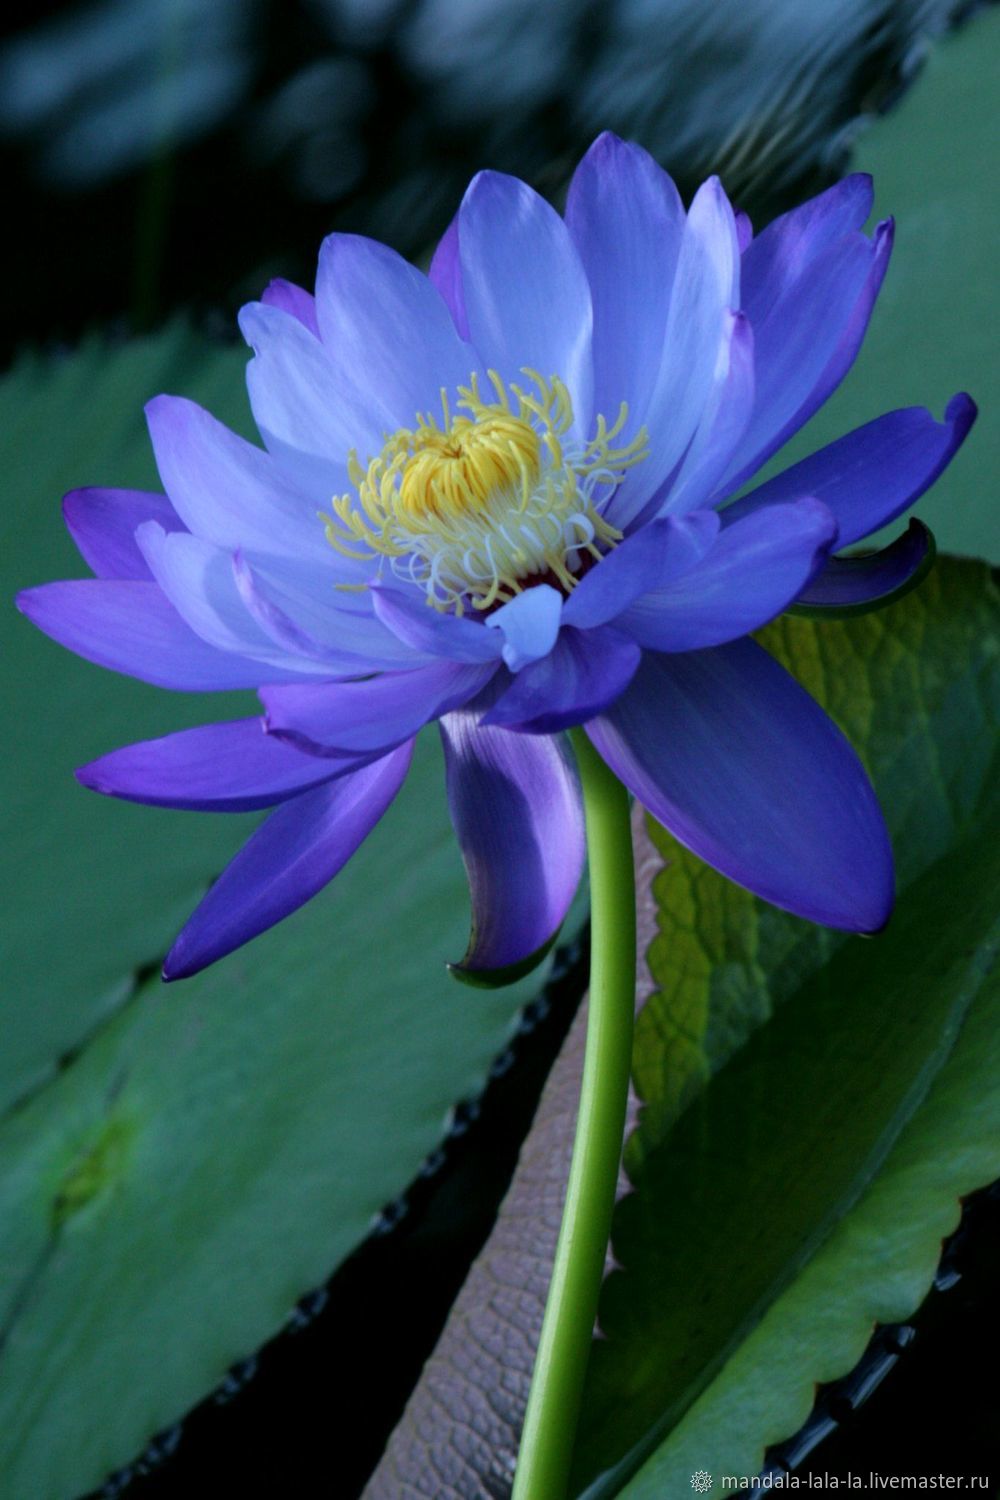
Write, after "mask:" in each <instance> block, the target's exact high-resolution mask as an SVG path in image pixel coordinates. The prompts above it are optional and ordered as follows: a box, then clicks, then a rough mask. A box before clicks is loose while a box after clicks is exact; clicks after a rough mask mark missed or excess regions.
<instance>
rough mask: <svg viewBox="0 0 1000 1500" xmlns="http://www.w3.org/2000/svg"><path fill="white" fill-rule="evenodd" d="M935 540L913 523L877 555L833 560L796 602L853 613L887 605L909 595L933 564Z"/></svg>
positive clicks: (927, 531)
mask: <svg viewBox="0 0 1000 1500" xmlns="http://www.w3.org/2000/svg"><path fill="white" fill-rule="evenodd" d="M934 554H935V546H934V537H933V535H932V534H931V532H930V531H929V530H928V529H927V527H926V526H925V525H924V524H923V522H922V521H918V520H916V519H914V520H912V521H911V522H910V524H909V526H908V527H907V528H906V530H905V531H904V532H903V535H902V536H899V537H897V538H896V540H895V541H894V542H892V543H891V544H890V545H889V546H888V547H882V548H881V549H880V550H879V551H878V552H869V553H866V554H865V555H863V556H861V557H831V558H830V559H829V560H828V562H827V564H826V566H825V567H824V568H823V569H822V570H821V571H820V572H819V573H818V574H817V575H816V577H815V578H814V579H813V580H812V582H811V583H810V584H809V585H808V587H806V588H804V589H803V590H802V593H801V594H800V595H799V597H798V600H797V601H796V602H797V603H798V604H800V605H805V606H807V607H808V608H810V609H815V610H817V611H820V610H823V611H825V610H829V611H830V612H831V613H832V614H853V613H854V612H855V611H857V610H859V609H872V608H875V607H876V606H885V605H886V604H891V603H893V601H894V600H896V599H900V598H902V596H903V595H904V594H907V593H909V591H910V589H911V588H914V587H915V586H916V585H917V584H918V583H919V582H920V580H921V579H922V578H923V577H924V576H925V574H926V573H927V571H928V569H929V568H930V567H931V565H932V563H933V561H934Z"/></svg>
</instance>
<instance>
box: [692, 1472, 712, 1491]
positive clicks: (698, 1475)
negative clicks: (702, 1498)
mask: <svg viewBox="0 0 1000 1500" xmlns="http://www.w3.org/2000/svg"><path fill="white" fill-rule="evenodd" d="M691 1488H692V1489H693V1490H694V1492H695V1494H696V1495H707V1494H708V1492H709V1490H710V1489H711V1488H712V1476H711V1474H709V1473H708V1471H707V1469H696V1470H695V1471H694V1473H693V1474H692V1475H691Z"/></svg>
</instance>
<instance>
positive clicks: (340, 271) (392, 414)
mask: <svg viewBox="0 0 1000 1500" xmlns="http://www.w3.org/2000/svg"><path fill="white" fill-rule="evenodd" d="M316 308H317V313H318V316H319V326H320V330H321V332H322V335H323V343H324V345H325V346H326V350H327V354H328V356H329V359H330V362H331V364H332V366H333V368H334V371H335V373H336V376H337V379H338V382H339V383H340V384H342V385H345V386H346V385H351V386H352V387H353V389H354V391H355V393H356V397H357V399H358V400H360V401H361V402H362V403H363V405H364V407H365V409H366V411H368V412H369V413H370V414H371V416H372V418H373V419H375V420H377V422H378V424H379V427H380V428H384V429H385V430H386V431H389V432H392V431H394V430H395V429H396V428H398V427H413V426H414V425H415V422H416V416H417V413H418V412H421V411H424V412H426V411H428V410H433V411H435V412H440V409H441V387H442V386H444V387H445V388H446V389H447V390H448V392H449V393H453V392H454V390H455V388H456V386H459V385H466V384H468V381H469V377H470V375H471V374H472V372H473V370H475V369H477V367H478V364H477V361H476V357H475V354H474V352H473V351H472V349H471V348H470V347H469V345H468V344H466V343H464V342H463V340H462V339H460V338H459V336H458V333H457V331H456V329H455V325H454V322H453V320H452V317H451V314H450V312H449V311H448V307H447V304H446V303H445V301H444V298H443V297H442V296H441V294H440V292H439V291H438V289H437V287H436V286H435V285H434V284H433V282H431V281H430V280H428V278H427V277H426V276H425V275H424V273H423V272H422V271H418V270H417V268H416V266H413V265H410V263H409V261H406V260H404V259H403V257H402V256H401V255H397V254H396V252H395V251H394V250H391V249H389V247H388V246H387V245H380V244H378V243H377V241H375V240H369V239H365V238H364V237H363V236H361V235H355V234H331V235H329V236H328V237H327V238H326V239H325V240H324V241H323V245H322V248H321V250H320V255H319V272H318V275H317V278H316ZM381 446H382V445H381V442H380V443H378V444H377V445H376V446H375V447H374V448H372V449H371V450H370V451H371V453H377V452H378V451H379V449H380V448H381ZM365 456H366V455H365V454H362V455H361V457H362V459H364V457H365Z"/></svg>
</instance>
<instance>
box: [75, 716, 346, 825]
mask: <svg viewBox="0 0 1000 1500" xmlns="http://www.w3.org/2000/svg"><path fill="white" fill-rule="evenodd" d="M353 764H354V763H353V762H346V763H345V766H350V765H353ZM337 774H339V767H338V766H337V765H335V764H333V763H331V762H330V761H323V760H320V759H319V758H318V757H317V756H315V755H306V754H304V753H303V752H302V751H301V750H296V749H294V748H293V747H292V746H291V745H286V744H283V743H282V741H281V740H278V739H275V738H274V736H273V735H269V734H265V732H264V721H263V719H261V718H260V716H259V715H258V716H257V717H255V718H252V719H234V720H231V721H230V722H229V723H225V724H202V725H199V726H198V728H197V729H182V730H180V731H179V732H178V733H177V734H168V735H165V736H164V737H163V738H162V739H157V740H142V741H140V742H139V743H138V744H135V745H125V746H124V747H123V748H122V749H121V750H112V751H111V753H110V754H109V755H102V756H101V757H100V758H99V759H98V760H92V761H91V762H90V763H89V764H88V765H86V766H81V767H80V768H79V770H78V771H77V773H76V777H77V780H78V781H81V782H82V783H83V785H84V786H86V787H89V788H90V789H91V791H94V792H103V793H104V794H105V796H108V797H123V798H125V799H126V800H127V801H129V802H144V803H146V804H148V805H149V806H152V807H183V808H188V809H191V810H192V811H196V812H253V811H255V810H256V809H257V808H261V807H273V806H274V804H275V803H276V802H284V801H285V800H286V798H288V797H294V796H296V795H297V794H298V793H299V792H303V791H306V790H307V789H308V788H309V787H312V786H317V785H318V784H319V783H320V782H322V781H329V780H330V778H331V777H332V776H335V775H337Z"/></svg>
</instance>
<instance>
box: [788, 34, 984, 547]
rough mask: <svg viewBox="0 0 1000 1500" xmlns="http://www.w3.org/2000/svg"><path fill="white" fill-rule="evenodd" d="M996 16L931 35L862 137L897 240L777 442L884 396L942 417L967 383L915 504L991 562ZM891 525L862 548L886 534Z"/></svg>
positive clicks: (831, 425) (880, 211) (860, 158)
mask: <svg viewBox="0 0 1000 1500" xmlns="http://www.w3.org/2000/svg"><path fill="white" fill-rule="evenodd" d="M998 68H1000V14H998V13H997V12H996V11H992V12H989V11H987V12H986V13H984V14H981V15H978V16H977V17H976V18H975V19H974V20H972V21H970V22H969V23H968V24H967V25H966V26H965V27H963V28H962V29H961V30H960V31H958V32H956V33H955V34H954V35H952V36H949V37H945V38H944V39H943V40H942V41H941V42H940V43H939V44H937V45H935V46H934V48H933V49H932V50H931V52H930V55H929V57H928V59H927V62H926V64H925V67H924V71H923V72H922V74H921V76H920V78H919V79H918V80H917V81H916V83H915V84H914V85H913V87H912V89H911V90H910V92H909V93H908V94H907V95H906V96H905V97H904V98H903V99H902V100H901V101H900V103H899V104H898V105H897V106H896V108H894V109H893V110H892V112H891V113H890V114H889V115H887V116H886V117H885V118H884V119H880V120H879V121H878V122H877V124H874V125H872V127H871V128H870V129H869V131H868V132H867V133H866V134H865V135H864V136H862V138H861V140H860V143H859V146H858V150H857V152H856V154H855V159H854V161H853V162H852V164H851V165H852V167H854V168H856V169H857V170H858V171H862V172H871V174H872V176H873V177H874V179H875V204H876V213H877V217H878V218H884V217H885V216H886V215H889V214H892V215H893V216H894V217H895V219H896V240H895V246H894V249H893V254H892V262H891V264H890V267H889V273H888V275H887V277H886V280H885V285H884V286H883V288H882V292H881V294H880V296H879V299H878V303H877V304H876V308H875V313H874V316H873V318H872V322H871V327H870V328H869V331H868V334H867V336H866V338H865V343H864V347H863V348H862V350H861V353H860V355H859V356H858V360H857V363H856V365H855V367H854V369H853V370H852V371H851V373H850V375H849V376H848V378H847V380H846V381H845V382H844V385H843V386H842V387H841V389H840V390H839V391H838V392H836V394H835V395H834V396H833V398H832V399H831V400H830V401H829V402H828V403H827V405H826V406H825V407H823V409H822V410H821V411H820V412H819V413H818V414H817V415H816V417H814V419H813V420H812V421H811V422H810V423H809V424H808V426H807V428H806V429H805V431H804V432H803V433H802V434H800V435H799V436H798V437H796V438H794V439H793V440H792V442H791V443H789V445H788V446H787V448H785V449H783V450H782V453H781V455H780V461H777V462H775V463H774V464H773V465H771V467H770V468H769V470H768V471H767V472H769V473H770V472H772V471H777V470H778V469H784V468H787V467H788V465H789V464H791V463H794V462H797V461H798V460H799V459H800V458H804V457H805V456H806V455H807V454H809V453H813V452H815V451H816V449H817V448H820V447H822V446H823V444H824V443H829V442H832V441H833V440H834V439H835V438H838V437H840V436H841V434H843V433H845V432H848V431H850V429H851V428H853V427H858V426H860V425H861V424H862V423H864V422H868V421H870V420H871V419H872V418H873V417H877V416H878V415H879V414H880V413H881V412H883V411H886V410H888V409H889V408H890V407H897V406H910V405H916V406H929V407H930V408H931V409H932V410H933V411H934V413H935V415H936V416H938V417H940V416H941V415H942V413H943V411H944V407H945V406H946V404H947V402H948V400H949V398H950V397H951V396H953V395H954V394H955V392H956V391H961V390H964V391H968V392H970V394H971V395H972V396H973V397H974V399H975V400H976V402H977V403H978V405H979V418H978V421H977V422H976V425H975V427H974V428H973V430H972V432H971V434H970V435H969V437H968V438H967V440H966V442H965V444H964V446H963V448H962V450H961V452H960V453H959V454H958V455H957V457H956V458H955V459H954V461H953V463H952V464H951V465H950V467H949V468H948V470H947V472H946V473H945V474H944V475H942V477H941V478H940V479H939V480H938V482H937V483H936V484H935V486H934V488H933V490H932V491H931V492H930V494H929V495H927V496H925V497H924V499H922V500H921V501H920V515H921V517H922V518H923V520H925V521H926V522H927V524H928V525H929V526H930V527H931V529H932V531H933V532H934V534H935V536H936V538H937V542H938V546H939V547H940V548H941V550H942V551H945V552H958V553H967V554H970V555H973V556H981V557H987V558H989V559H990V561H992V562H1000V526H998V525H997V520H996V515H997V512H996V504H997V484H996V476H997V472H998V470H1000V381H998V379H997V361H996V342H995V336H994V322H995V309H994V305H993V304H994V297H995V293H994V281H995V259H996V255H995V246H996V244H997V241H998V239H1000V205H998V199H997V194H996V193H995V192H993V191H992V189H991V186H990V184H991V183H992V181H993V178H994V175H995V154H996V141H995V129H994V126H993V124H992V123H991V120H992V115H991V111H990V110H989V109H988V108H984V101H985V100H987V99H991V98H993V96H994V94H995V92H996V79H997V72H998ZM895 529H896V528H895V527H888V528H886V529H885V530H884V531H882V532H880V533H878V535H877V536H876V537H875V538H874V539H873V540H872V542H871V543H869V544H868V545H873V546H874V545H885V544H886V543H887V542H889V541H890V540H891V539H892V535H893V533H894V531H895Z"/></svg>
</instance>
